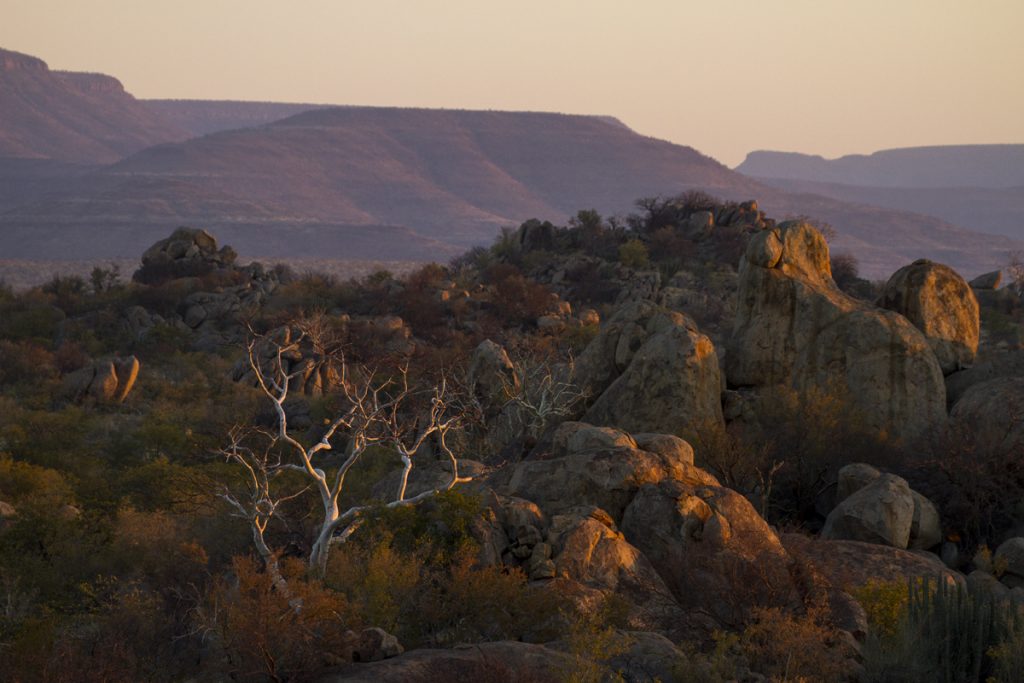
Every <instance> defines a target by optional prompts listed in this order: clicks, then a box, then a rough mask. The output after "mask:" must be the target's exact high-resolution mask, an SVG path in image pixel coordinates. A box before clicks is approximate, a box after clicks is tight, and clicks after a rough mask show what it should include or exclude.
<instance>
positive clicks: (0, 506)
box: [0, 500, 18, 520]
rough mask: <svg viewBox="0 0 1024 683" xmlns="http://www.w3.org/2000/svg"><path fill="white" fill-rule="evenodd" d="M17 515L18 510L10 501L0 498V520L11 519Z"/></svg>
mask: <svg viewBox="0 0 1024 683" xmlns="http://www.w3.org/2000/svg"><path fill="white" fill-rule="evenodd" d="M17 516H18V511H17V510H16V509H15V507H14V506H13V505H11V504H10V503H5V502H4V501H2V500H0V520H5V519H13V518H15V517H17Z"/></svg>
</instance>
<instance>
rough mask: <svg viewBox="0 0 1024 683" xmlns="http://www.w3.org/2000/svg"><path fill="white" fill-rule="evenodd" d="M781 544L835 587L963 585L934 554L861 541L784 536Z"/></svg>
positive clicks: (959, 575) (958, 577) (957, 576)
mask: <svg viewBox="0 0 1024 683" xmlns="http://www.w3.org/2000/svg"><path fill="white" fill-rule="evenodd" d="M781 540H782V544H783V546H784V547H785V548H786V549H787V550H788V551H789V553H790V554H791V555H793V556H795V557H804V558H807V559H808V560H810V561H812V562H813V563H814V564H815V565H816V566H817V568H818V569H819V570H820V571H821V572H822V573H823V574H825V576H827V577H828V578H829V580H831V581H832V583H834V584H835V585H836V586H839V587H842V588H855V587H857V586H863V585H864V584H865V583H867V582H868V581H887V582H889V581H891V582H897V583H901V584H902V583H905V582H906V581H907V579H908V578H911V577H913V578H927V579H936V578H937V579H939V580H941V581H944V582H946V583H950V584H962V583H963V582H964V577H963V576H962V575H961V574H959V573H958V572H955V571H953V570H951V569H949V568H948V567H946V565H944V564H943V563H942V560H940V559H939V558H938V557H936V556H935V555H932V554H931V553H923V552H917V551H912V550H903V549H902V548H893V547H891V546H884V545H877V544H874V543H864V542H861V541H829V540H822V539H814V538H808V537H807V536H803V535H801V534H783V535H782V539H781Z"/></svg>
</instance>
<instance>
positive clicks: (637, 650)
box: [608, 631, 687, 683]
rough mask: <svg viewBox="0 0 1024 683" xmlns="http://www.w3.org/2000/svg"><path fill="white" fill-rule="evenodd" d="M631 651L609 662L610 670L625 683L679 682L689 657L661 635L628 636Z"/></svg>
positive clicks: (639, 633)
mask: <svg viewBox="0 0 1024 683" xmlns="http://www.w3.org/2000/svg"><path fill="white" fill-rule="evenodd" d="M624 635H625V637H626V639H627V641H628V643H629V647H628V649H627V650H626V651H625V652H622V653H620V654H617V655H615V656H613V657H612V658H611V659H610V660H608V667H609V668H610V669H611V670H612V671H614V672H616V673H617V675H618V676H619V677H621V678H613V679H612V680H621V681H623V683H641V682H647V681H665V682H666V683H668V681H676V680H679V664H680V662H683V661H686V660H687V655H686V653H685V652H684V651H682V650H680V649H679V648H678V647H676V645H675V644H674V643H673V642H672V641H671V640H669V639H668V638H666V637H665V636H663V635H661V634H660V633H650V632H648V631H629V632H626V633H624Z"/></svg>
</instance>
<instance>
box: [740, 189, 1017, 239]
mask: <svg viewBox="0 0 1024 683" xmlns="http://www.w3.org/2000/svg"><path fill="white" fill-rule="evenodd" d="M757 180H759V181H761V182H764V183H765V184H767V185H771V186H773V187H777V188H779V189H782V190H785V191H787V192H800V193H809V194H815V195H820V196H824V197H831V198H832V199H837V200H839V201H842V202H852V203H857V204H871V205H874V206H878V207H884V208H888V209H897V210H903V211H913V212H917V213H923V214H928V215H931V216H935V217H936V218H939V219H941V220H944V221H948V222H950V223H953V224H956V225H962V226H964V227H966V228H969V229H971V230H978V231H982V232H991V233H995V234H997V235H1005V236H1007V237H1012V238H1014V239H1024V186H1018V187H866V186H862V185H844V184H842V183H825V182H815V181H813V180H793V179H788V178H757Z"/></svg>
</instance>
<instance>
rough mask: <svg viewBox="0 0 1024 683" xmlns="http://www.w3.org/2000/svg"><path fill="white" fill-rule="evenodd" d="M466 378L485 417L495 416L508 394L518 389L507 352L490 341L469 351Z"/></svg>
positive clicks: (487, 340)
mask: <svg viewBox="0 0 1024 683" xmlns="http://www.w3.org/2000/svg"><path fill="white" fill-rule="evenodd" d="M468 379H469V384H470V386H471V387H472V388H473V392H474V394H475V395H476V397H477V399H478V400H479V401H480V404H481V405H482V406H483V408H484V411H485V412H487V414H488V415H497V414H498V412H500V410H501V408H502V406H504V405H505V402H506V401H507V400H508V399H509V393H510V392H513V393H514V392H515V390H516V389H517V388H518V387H519V378H518V376H517V375H516V372H515V366H513V365H512V360H511V359H510V358H509V357H508V353H507V352H506V351H505V349H504V348H503V347H502V346H501V345H500V344H496V343H495V342H493V341H491V340H490V339H485V340H484V341H482V342H480V344H479V345H478V346H477V347H476V348H475V349H474V350H473V355H472V356H471V357H470V359H469V377H468Z"/></svg>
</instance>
